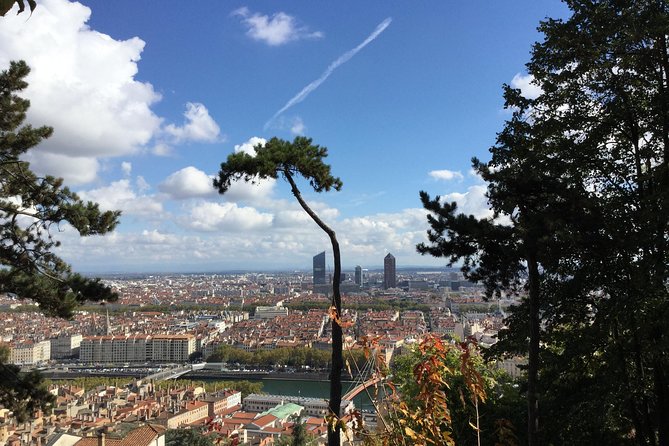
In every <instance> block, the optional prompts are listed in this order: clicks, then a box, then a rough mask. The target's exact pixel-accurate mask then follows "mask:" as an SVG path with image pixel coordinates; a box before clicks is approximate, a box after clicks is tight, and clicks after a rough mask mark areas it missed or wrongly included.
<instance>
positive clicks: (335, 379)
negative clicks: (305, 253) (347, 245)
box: [283, 170, 344, 446]
mask: <svg viewBox="0 0 669 446" xmlns="http://www.w3.org/2000/svg"><path fill="white" fill-rule="evenodd" d="M283 173H284V175H285V176H286V179H287V180H288V183H290V187H291V191H292V192H293V195H294V196H295V198H296V199H297V201H298V203H300V206H302V209H304V211H305V212H306V213H307V214H309V217H311V219H312V220H313V221H314V222H316V224H317V225H318V226H319V227H320V228H321V229H322V230H323V231H324V232H325V233H326V234H327V235H328V237H330V243H331V244H332V254H333V256H334V275H333V277H332V306H333V307H334V309H335V317H334V318H332V370H331V371H330V406H329V408H330V412H331V415H335V417H336V420H337V424H335V425H334V426H333V425H332V424H329V425H328V446H340V444H341V429H340V425H339V415H340V411H341V391H342V385H341V371H342V368H343V367H344V359H343V354H342V349H343V336H342V328H341V325H339V321H340V320H341V315H342V310H341V293H340V291H339V283H340V282H341V252H340V251H339V242H338V241H337V235H336V234H335V232H334V231H333V230H332V228H330V227H329V226H328V225H326V224H325V223H324V222H323V220H321V219H320V218H319V217H318V215H316V213H315V212H314V211H313V210H312V209H311V208H310V207H309V205H308V204H307V202H306V201H304V198H302V194H301V193H300V190H299V189H298V188H297V185H296V184H295V181H294V180H293V177H292V175H291V174H290V172H289V171H288V170H284V172H283Z"/></svg>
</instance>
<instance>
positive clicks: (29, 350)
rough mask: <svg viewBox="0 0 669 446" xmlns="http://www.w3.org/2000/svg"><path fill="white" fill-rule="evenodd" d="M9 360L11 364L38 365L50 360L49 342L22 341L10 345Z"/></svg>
mask: <svg viewBox="0 0 669 446" xmlns="http://www.w3.org/2000/svg"><path fill="white" fill-rule="evenodd" d="M9 359H10V361H11V363H12V364H38V363H40V362H46V361H48V360H49V359H51V342H50V341H48V340H47V341H40V342H33V341H24V342H17V343H15V344H13V345H11V351H10V354H9Z"/></svg>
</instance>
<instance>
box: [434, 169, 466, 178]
mask: <svg viewBox="0 0 669 446" xmlns="http://www.w3.org/2000/svg"><path fill="white" fill-rule="evenodd" d="M430 176H431V177H432V178H434V179H436V180H445V181H451V180H459V181H462V180H463V179H464V176H463V175H462V173H461V172H459V171H455V170H447V169H442V170H433V171H431V172H430Z"/></svg>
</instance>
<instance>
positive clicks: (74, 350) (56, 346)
mask: <svg viewBox="0 0 669 446" xmlns="http://www.w3.org/2000/svg"><path fill="white" fill-rule="evenodd" d="M83 338H84V337H83V336H82V335H80V334H73V335H67V334H66V335H61V336H58V337H57V338H52V339H51V340H50V341H51V359H67V358H78V357H79V347H80V346H81V340H82V339H83Z"/></svg>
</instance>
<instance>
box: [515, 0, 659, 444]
mask: <svg viewBox="0 0 669 446" xmlns="http://www.w3.org/2000/svg"><path fill="white" fill-rule="evenodd" d="M567 5H568V6H569V7H570V9H571V11H572V15H571V17H570V18H569V19H568V20H547V21H546V22H544V23H542V25H541V26H540V31H542V32H543V34H544V36H545V39H544V41H543V42H541V43H539V44H537V45H536V46H535V48H534V50H533V54H532V59H531V61H530V63H529V64H528V71H529V72H530V74H531V75H533V76H534V78H535V81H536V83H537V84H538V85H540V86H541V87H542V89H543V94H542V95H541V97H540V98H539V102H540V106H539V109H540V110H541V116H540V119H542V120H547V119H551V118H552V119H554V120H556V121H559V122H560V124H561V131H562V132H563V133H564V134H567V135H569V139H570V142H571V149H570V150H567V151H564V152H563V153H562V154H561V159H562V160H563V162H564V163H565V164H567V165H569V166H572V167H571V169H570V171H571V172H572V177H573V179H572V181H574V182H575V181H577V180H579V179H580V180H581V181H582V182H583V183H585V185H586V187H587V189H588V191H589V193H590V195H591V197H593V201H594V202H595V203H596V212H598V213H599V214H600V215H601V216H602V218H601V219H599V224H598V226H599V227H598V231H597V232H598V234H600V236H601V237H602V239H605V240H606V243H595V244H590V243H586V244H585V245H583V247H582V249H583V253H582V255H580V256H579V261H580V265H582V266H583V267H582V268H580V270H581V272H582V274H583V276H584V277H586V278H587V290H588V291H589V293H588V296H587V297H588V305H589V306H590V308H591V318H592V320H591V323H589V324H578V317H579V316H578V314H575V315H573V317H572V318H571V320H569V319H567V318H563V325H564V323H565V322H567V323H569V325H570V326H571V327H578V331H577V332H576V333H574V336H570V337H568V338H567V341H566V343H565V345H564V351H565V355H573V358H571V359H572V361H573V363H579V362H580V363H583V360H584V359H587V358H588V352H582V350H580V349H579V348H577V347H578V346H577V345H576V342H575V341H574V339H575V337H576V336H579V337H581V336H583V338H584V339H592V340H593V342H594V343H596V344H595V348H592V349H591V351H590V352H589V353H590V356H592V355H593V353H594V354H596V355H597V357H598V364H602V365H604V366H603V367H601V368H595V369H594V370H590V371H589V373H590V374H591V375H596V376H598V377H600V378H601V380H600V382H607V383H609V387H610V388H609V393H610V394H611V395H612V396H613V397H614V400H613V402H612V406H613V407H615V408H616V409H615V410H614V411H613V412H612V417H614V418H615V419H617V420H618V421H617V424H618V425H620V426H626V431H627V433H629V432H631V431H633V432H634V436H633V438H634V441H635V442H636V443H637V444H649V445H655V444H661V445H667V444H669V376H668V374H667V370H669V356H668V354H667V352H669V292H668V289H667V284H668V283H669V272H668V271H669V268H668V265H669V233H668V224H669V160H668V155H669V54H668V50H667V47H668V44H667V40H668V39H669V4H668V3H667V2H665V1H656V0H651V1H644V2H638V1H632V0H624V1H614V0H606V1H604V0H600V1H594V0H589V1H585V0H581V1H573V0H572V1H567ZM586 266H587V268H586ZM568 309H569V308H565V307H563V306H561V307H560V308H558V311H557V314H568V311H567V310H568ZM577 352H580V355H579V354H578V353H577ZM561 363H562V364H565V363H566V362H565V361H561ZM558 376H566V374H564V373H560V374H558ZM581 379H582V380H586V382H587V380H588V376H586V375H585V374H583V375H581ZM614 389H625V390H622V391H620V390H616V391H613V390H614ZM596 403H597V400H595V401H588V404H589V405H595V410H599V411H600V413H601V410H602V408H601V407H597V406H596ZM563 406H564V405H563ZM566 407H567V410H568V412H567V416H569V417H574V418H577V417H582V414H581V413H580V412H578V408H579V407H582V405H580V404H572V405H567V406H566ZM607 410H610V409H607ZM602 428H605V426H603V427H602ZM623 433H625V430H623V431H622V432H621V435H622V434H623ZM565 440H566V439H565Z"/></svg>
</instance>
